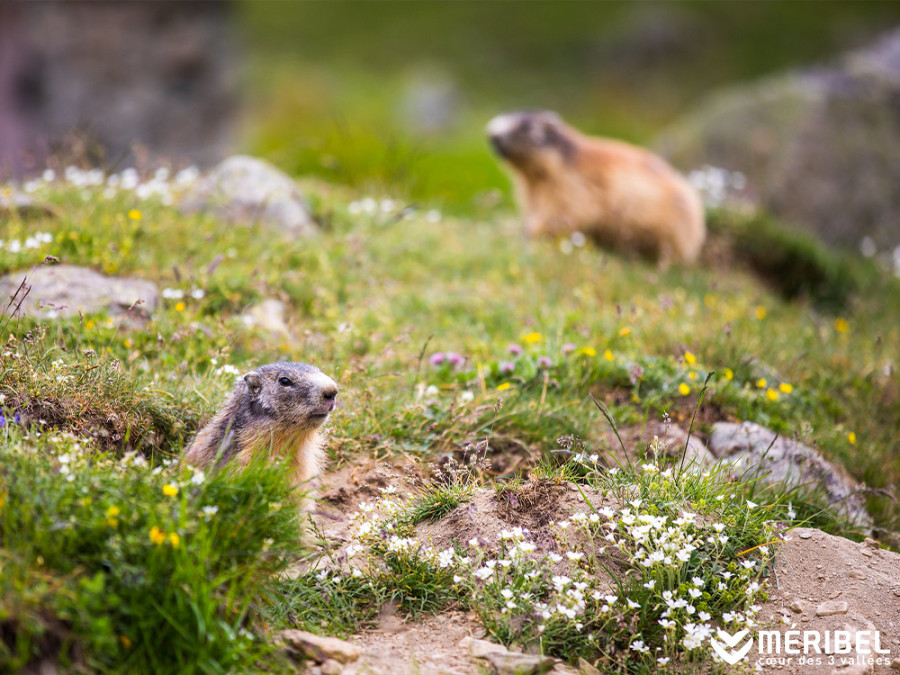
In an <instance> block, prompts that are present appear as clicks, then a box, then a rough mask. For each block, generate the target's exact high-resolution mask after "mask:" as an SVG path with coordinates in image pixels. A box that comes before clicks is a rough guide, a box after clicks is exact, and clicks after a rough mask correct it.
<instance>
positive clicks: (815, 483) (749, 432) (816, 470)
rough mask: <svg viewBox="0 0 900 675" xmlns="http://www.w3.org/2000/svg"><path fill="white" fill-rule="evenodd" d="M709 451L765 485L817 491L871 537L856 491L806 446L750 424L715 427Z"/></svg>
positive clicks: (844, 476)
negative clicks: (801, 486)
mask: <svg viewBox="0 0 900 675" xmlns="http://www.w3.org/2000/svg"><path fill="white" fill-rule="evenodd" d="M709 449H710V450H711V451H712V453H713V454H714V455H715V456H716V457H717V458H719V459H721V460H725V461H726V462H728V463H730V464H731V465H732V466H733V470H734V473H736V474H738V475H743V474H744V473H746V474H747V476H748V477H753V476H759V477H760V480H761V481H763V482H765V483H781V482H784V483H785V484H786V485H788V486H795V485H804V486H808V487H809V488H811V489H821V490H822V491H823V493H824V495H825V497H826V498H827V499H828V502H829V503H830V504H831V505H832V506H833V507H834V509H835V511H836V512H837V513H839V514H841V515H842V516H844V517H845V518H847V519H848V520H849V521H850V522H851V523H853V524H854V525H855V526H857V527H859V528H860V529H861V530H863V531H864V532H866V533H871V531H872V526H873V522H872V517H871V516H870V515H869V513H868V512H867V511H866V508H865V500H864V499H863V497H862V495H861V494H859V486H858V485H857V484H856V483H855V482H854V481H853V479H852V478H850V477H849V476H848V475H847V474H846V472H844V471H843V470H842V469H841V468H839V467H837V466H835V465H833V464H831V463H830V462H828V461H827V460H826V459H825V458H824V457H822V455H821V454H819V453H818V452H817V451H816V450H813V449H812V448H810V447H809V446H806V445H803V444H802V443H798V442H797V441H792V440H790V439H788V438H783V437H781V436H779V435H778V434H776V433H775V432H774V431H771V430H769V429H766V428H765V427H762V426H760V425H759V424H754V423H752V422H742V423H733V422H718V423H717V424H714V425H713V429H712V433H711V434H710V436H709Z"/></svg>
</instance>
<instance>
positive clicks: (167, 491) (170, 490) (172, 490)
mask: <svg viewBox="0 0 900 675" xmlns="http://www.w3.org/2000/svg"><path fill="white" fill-rule="evenodd" d="M163 494H164V495H165V496H166V497H174V496H175V495H177V494H178V486H177V485H172V484H171V483H166V484H165V485H163Z"/></svg>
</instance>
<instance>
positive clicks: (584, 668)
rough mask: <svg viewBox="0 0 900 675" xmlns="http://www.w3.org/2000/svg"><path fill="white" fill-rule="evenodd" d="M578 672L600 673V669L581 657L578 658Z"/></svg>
mask: <svg viewBox="0 0 900 675" xmlns="http://www.w3.org/2000/svg"><path fill="white" fill-rule="evenodd" d="M578 672H579V673H581V675H600V671H599V670H598V669H597V668H596V667H595V666H592V665H591V664H590V663H588V662H587V661H585V660H584V659H582V658H579V659H578Z"/></svg>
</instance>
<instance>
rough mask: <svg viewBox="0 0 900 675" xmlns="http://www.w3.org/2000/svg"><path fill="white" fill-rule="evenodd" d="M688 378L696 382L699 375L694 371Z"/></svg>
mask: <svg viewBox="0 0 900 675" xmlns="http://www.w3.org/2000/svg"><path fill="white" fill-rule="evenodd" d="M688 378H690V379H692V380H696V379H697V373H695V372H694V371H693V370H692V371H691V372H689V373H688Z"/></svg>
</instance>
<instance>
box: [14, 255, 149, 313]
mask: <svg viewBox="0 0 900 675" xmlns="http://www.w3.org/2000/svg"><path fill="white" fill-rule="evenodd" d="M23 279H25V280H26V281H25V283H26V286H30V287H31V290H30V292H29V293H28V295H27V296H26V297H25V300H24V302H22V304H21V306H20V307H19V314H20V315H24V316H30V317H34V318H39V319H55V318H57V317H59V318H65V317H70V316H77V315H78V314H79V312H80V313H82V314H98V313H107V314H109V315H110V316H119V315H124V314H126V313H127V315H128V317H127V318H129V319H131V320H137V321H140V320H142V319H145V318H147V317H149V316H150V315H151V314H152V313H153V310H154V309H156V305H157V304H159V290H158V289H157V287H156V284H154V283H153V282H152V281H146V280H144V279H130V278H125V277H107V276H104V275H102V274H100V273H99V272H95V271H94V270H92V269H90V268H87V267H76V266H74V265H55V266H43V267H38V268H35V269H33V270H29V271H19V272H13V273H12V274H7V275H6V276H4V277H2V278H0V301H2V302H3V307H4V308H5V307H6V304H7V300H6V299H7V298H10V297H12V295H13V294H14V293H15V292H16V289H18V288H19V286H20V285H21V283H22V280H23ZM20 296H21V294H20ZM17 303H18V299H17V300H16V301H15V302H14V303H13V305H12V306H11V307H10V310H9V311H10V312H12V311H13V310H14V308H15V307H16V304H17ZM129 310H130V311H129Z"/></svg>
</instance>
